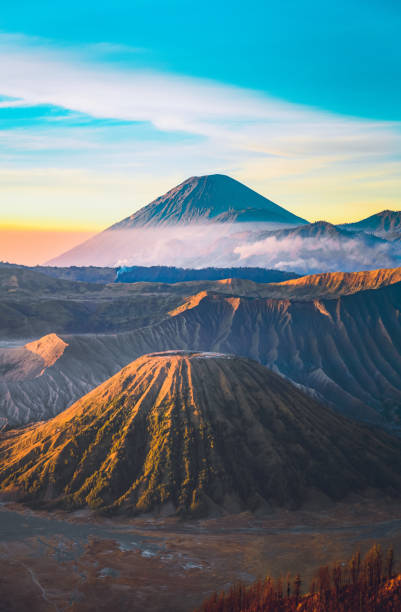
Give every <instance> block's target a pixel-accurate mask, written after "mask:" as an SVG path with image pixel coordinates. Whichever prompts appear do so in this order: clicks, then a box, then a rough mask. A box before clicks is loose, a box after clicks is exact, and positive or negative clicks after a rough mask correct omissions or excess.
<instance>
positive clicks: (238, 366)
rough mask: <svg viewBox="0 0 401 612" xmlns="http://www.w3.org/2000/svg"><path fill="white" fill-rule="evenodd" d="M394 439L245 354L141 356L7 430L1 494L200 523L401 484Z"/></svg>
mask: <svg viewBox="0 0 401 612" xmlns="http://www.w3.org/2000/svg"><path fill="white" fill-rule="evenodd" d="M400 468H401V443H400V441H398V440H396V439H393V438H391V437H389V436H387V435H386V434H384V433H380V432H373V431H372V430H370V429H368V428H365V427H364V426H362V425H359V424H357V423H354V422H351V421H349V420H347V419H346V418H345V417H342V416H340V415H338V414H335V413H334V412H332V411H331V410H330V409H329V408H326V407H324V406H322V405H320V404H318V403H317V402H315V401H314V400H313V399H311V398H310V397H308V396H306V395H305V394H304V393H302V392H301V391H299V390H298V389H297V388H296V387H294V386H293V385H292V384H291V383H289V382H288V381H286V380H284V379H283V378H281V377H280V376H278V375H276V374H273V373H272V372H270V371H269V370H267V369H266V368H265V367H263V366H261V365H259V364H258V363H256V362H254V361H250V360H247V359H243V358H239V357H234V356H229V355H224V354H219V353H202V352H179V351H178V352H177V351H173V352H166V353H154V354H150V355H145V356H143V357H141V358H139V359H137V360H136V361H134V362H133V363H131V364H130V365H128V366H127V367H125V368H124V369H123V370H121V371H120V372H119V373H118V374H116V375H115V376H113V377H112V378H110V379H109V380H108V381H106V382H105V383H103V384H102V385H101V386H99V387H97V388H96V389H95V390H94V391H92V392H91V393H89V394H88V395H86V396H84V397H83V398H82V399H81V400H79V401H78V402H76V403H75V404H74V405H73V406H71V408H69V409H67V410H66V411H64V412H63V413H61V414H60V415H58V416H57V417H55V418H53V419H52V420H50V421H48V422H46V423H39V424H37V425H30V426H28V427H26V428H25V429H22V430H15V431H10V432H7V433H3V434H2V437H1V439H0V488H1V489H2V490H3V491H4V490H6V491H9V492H10V493H11V494H14V495H17V496H19V498H20V499H23V500H25V501H28V502H30V503H33V504H35V505H42V506H43V505H44V506H54V505H60V506H62V507H64V508H70V509H73V508H79V507H84V506H90V507H92V508H103V509H108V510H114V511H116V510H120V511H124V512H129V513H134V514H136V513H144V512H155V513H160V512H161V513H165V514H176V513H178V514H181V515H188V514H189V515H192V516H194V515H195V516H196V515H198V516H200V515H203V516H206V515H211V514H215V513H220V512H230V513H231V512H240V511H243V510H251V511H256V510H261V511H263V510H268V509H269V508H272V507H276V506H286V507H289V508H297V507H299V506H300V505H302V504H303V503H304V502H305V501H307V500H311V501H313V502H317V503H319V502H320V501H321V500H322V499H325V500H330V499H331V500H338V499H341V498H344V497H345V496H347V494H349V493H356V492H362V491H363V490H365V489H372V488H373V489H380V490H381V491H382V492H387V493H394V492H395V491H399V489H400V485H401V474H400Z"/></svg>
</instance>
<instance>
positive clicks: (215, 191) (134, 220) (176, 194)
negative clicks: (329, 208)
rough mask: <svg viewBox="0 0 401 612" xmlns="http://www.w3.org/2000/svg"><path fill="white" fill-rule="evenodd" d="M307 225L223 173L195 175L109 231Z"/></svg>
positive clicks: (302, 220)
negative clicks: (187, 226) (207, 225)
mask: <svg viewBox="0 0 401 612" xmlns="http://www.w3.org/2000/svg"><path fill="white" fill-rule="evenodd" d="M210 221H213V222H216V223H223V222H233V221H236V222H249V221H256V222H268V223H290V224H291V223H292V224H298V223H306V221H305V220H304V219H301V218H300V217H297V216H296V215H293V214H292V213H290V212H289V211H287V210H285V209H284V208H282V207H281V206H278V205H277V204H275V203H274V202H272V201H271V200H268V199H267V198H265V197H263V196H262V195H260V194H258V193H257V192H256V191H253V189H250V188H249V187H247V186H246V185H243V184H242V183H240V182H239V181H237V180H235V179H233V178H231V177H229V176H226V175H224V174H208V175H204V176H192V177H190V178H188V179H186V180H185V181H184V182H182V183H180V184H179V185H177V186H176V187H173V188H172V189H170V190H169V191H168V192H167V193H165V194H164V195H162V196H160V197H159V198H156V200H154V201H153V202H151V203H150V204H148V205H147V206H145V207H144V208H141V209H140V210H139V211H137V212H136V213H134V214H133V215H131V216H130V217H128V218H126V219H124V220H123V221H121V222H119V223H117V224H116V225H113V226H112V228H110V229H127V228H131V227H147V226H159V225H175V224H179V223H182V224H189V223H200V222H210Z"/></svg>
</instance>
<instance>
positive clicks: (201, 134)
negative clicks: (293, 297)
mask: <svg viewBox="0 0 401 612" xmlns="http://www.w3.org/2000/svg"><path fill="white" fill-rule="evenodd" d="M400 32H401V5H400V2H399V0H380V2H379V1H376V0H373V1H372V0H347V1H345V0H337V1H336V2H322V1H321V0H319V1H318V0H302V1H299V0H287V1H284V2H272V1H270V0H261V1H252V0H250V1H249V2H239V1H236V0H234V1H233V0H231V1H230V2H227V0H224V1H219V0H214V1H213V2H210V1H209V0H206V1H203V2H202V3H194V2H188V0H186V1H184V0H163V1H162V0H152V1H150V0H133V1H130V2H128V1H127V0H126V1H124V2H123V1H121V0H114V1H113V2H110V1H108V2H102V1H101V0H97V1H96V2H95V1H92V0H85V1H83V0H80V1H77V0H70V1H69V2H68V3H62V2H54V0H52V1H50V0H36V1H35V2H33V1H32V0H19V1H18V2H15V3H11V2H6V3H4V4H3V5H2V10H1V15H0V151H1V166H0V189H1V200H0V201H1V207H0V260H8V261H14V262H18V263H28V264H35V263H40V262H43V261H45V260H46V259H49V258H50V257H52V256H55V255H57V254H58V253H60V252H62V251H64V250H66V249H67V248H69V247H71V246H73V245H74V244H77V243H79V242H80V241H81V240H82V239H85V238H86V237H88V236H89V235H91V234H93V233H95V232H97V231H99V230H101V229H103V228H105V227H107V226H108V225H111V224H112V223H114V222H116V221H118V220H120V219H121V218H123V217H125V216H127V215H129V214H131V213H132V212H134V211H135V210H136V209H138V208H139V207H140V206H142V205H144V204H146V203H148V202H149V201H151V200H152V199H153V198H155V197H156V196H158V195H160V194H162V193H164V192H165V191H167V190H168V189H169V188H171V187H172V186H174V185H175V184H177V183H179V182H181V181H182V180H184V179H186V178H187V177H189V176H192V175H199V174H208V173H216V172H219V173H224V174H229V175H231V176H233V177H234V178H237V179H238V180H240V181H243V182H245V183H246V184H247V185H248V186H250V187H252V188H254V189H256V190H257V191H259V192H260V193H262V194H263V195H265V196H267V197H268V198H270V199H272V200H274V201H275V202H277V203H278V204H280V205H282V206H285V207H286V208H288V209H289V210H291V211H292V212H294V213H295V214H297V215H300V216H302V217H305V218H307V219H309V220H318V219H323V218H324V219H326V220H329V221H332V222H334V223H336V222H343V221H351V220H356V219H359V218H362V217H366V216H368V215H369V214H372V213H375V212H378V211H380V210H383V209H386V208H390V209H393V210H399V209H400V208H401V204H400V201H401V45H400V43H399V39H400Z"/></svg>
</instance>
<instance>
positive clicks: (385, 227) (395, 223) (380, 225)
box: [339, 210, 401, 237]
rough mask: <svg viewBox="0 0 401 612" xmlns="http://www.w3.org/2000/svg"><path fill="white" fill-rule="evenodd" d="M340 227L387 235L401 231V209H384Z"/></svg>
mask: <svg viewBox="0 0 401 612" xmlns="http://www.w3.org/2000/svg"><path fill="white" fill-rule="evenodd" d="M339 227H341V228H343V229H345V230H348V231H354V232H367V233H371V234H377V235H379V236H384V237H386V235H387V234H393V233H396V232H401V211H400V210H398V211H395V210H382V211H381V212H379V213H377V214H375V215H371V216H370V217H366V219H362V220H361V221H356V222H355V223H344V224H343V225H340V226H339Z"/></svg>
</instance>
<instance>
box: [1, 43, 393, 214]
mask: <svg viewBox="0 0 401 612" xmlns="http://www.w3.org/2000/svg"><path fill="white" fill-rule="evenodd" d="M112 47H113V46H112ZM88 49H89V47H87V48H85V47H82V48H80V49H71V48H70V49H60V48H56V47H55V46H54V45H52V44H51V43H50V42H49V41H42V40H40V39H30V38H26V37H24V36H15V35H4V34H3V35H1V36H0V94H2V95H3V96H7V97H9V98H11V99H12V100H10V101H7V100H4V99H2V101H1V102H0V107H5V106H7V105H8V106H21V105H32V106H33V105H43V104H48V105H54V106H55V107H59V108H64V109H67V110H68V111H73V112H74V113H78V114H82V115H85V116H89V117H92V118H93V120H94V122H93V125H91V126H88V125H85V126H81V127H80V126H79V125H77V124H75V125H74V127H73V128H71V129H69V128H68V126H66V125H65V123H64V122H60V121H53V120H48V119H44V120H43V125H42V126H41V130H40V129H35V130H33V129H29V128H27V127H25V128H24V129H23V130H22V129H21V130H19V129H13V130H3V131H2V132H0V140H1V143H2V147H3V155H2V162H3V164H5V165H6V166H7V165H8V166H12V167H13V168H20V170H21V172H24V169H23V166H24V165H25V166H26V165H27V164H31V165H34V164H35V163H37V159H38V157H37V156H38V152H46V151H48V152H49V156H48V158H47V162H45V161H43V163H48V164H50V165H51V166H52V167H53V166H54V163H55V160H54V158H52V157H51V152H52V151H55V150H57V151H59V153H60V154H59V158H57V160H56V162H57V164H59V165H60V166H61V167H65V166H70V167H76V168H81V169H82V168H84V169H85V168H86V170H87V171H88V172H93V171H96V170H97V171H99V172H105V171H108V172H110V171H112V172H117V173H124V172H132V171H133V170H134V169H135V171H136V176H137V177H138V180H139V181H141V180H143V179H144V177H148V176H156V178H157V181H158V183H160V182H161V183H163V181H164V180H165V179H167V177H170V180H172V179H173V178H174V177H176V176H177V177H178V178H179V179H183V178H185V177H186V176H187V175H189V174H195V173H203V172H213V171H223V172H227V173H232V174H234V175H235V176H236V177H237V178H239V179H242V180H249V181H251V183H252V184H253V185H254V186H255V187H256V188H259V189H261V191H262V192H263V193H265V194H266V195H268V196H269V197H272V198H273V199H274V198H276V199H277V200H279V201H280V203H283V204H286V205H287V206H289V207H290V208H292V210H293V211H294V212H296V213H297V214H301V215H302V216H306V217H310V218H320V217H321V216H323V215H322V214H319V210H318V208H319V198H322V197H323V198H326V200H325V201H326V205H327V208H326V214H325V216H326V217H327V216H329V217H330V216H331V218H333V215H334V216H336V215H337V218H334V220H338V221H339V220H340V218H341V215H344V212H345V211H347V209H349V205H350V203H352V202H360V203H361V202H363V205H364V207H365V208H366V211H364V212H367V213H368V212H371V211H372V209H373V207H374V206H377V203H378V201H379V198H380V189H381V188H382V186H383V185H382V181H379V184H376V186H375V187H374V188H373V191H372V186H371V181H370V179H369V177H370V176H371V175H372V173H373V174H375V175H381V176H382V177H383V176H386V175H388V174H389V172H391V173H392V182H391V187H390V188H389V189H387V191H386V195H385V197H384V200H385V202H386V203H387V204H388V203H389V202H390V203H395V202H396V200H397V194H400V193H401V178H399V177H400V176H401V162H400V158H401V126H400V125H399V124H397V123H386V122H378V121H367V120H358V119H354V118H347V117H341V116H336V115H331V114H328V113H324V112H322V111H319V110H314V109H307V108H304V107H301V106H297V105H294V104H289V103H286V102H284V101H281V100H276V99H273V98H269V97H267V96H265V95H262V94H259V93H258V92H254V91H248V90H244V89H240V88H236V87H231V86H229V85H221V84H218V83H214V82H210V81H206V80H200V79H194V78H190V77H182V76H177V75H172V74H166V73H163V74H162V73H156V72H150V71H144V70H143V69H139V68H137V69H135V68H132V67H131V68H128V67H126V68H122V67H121V66H119V65H118V63H117V64H113V62H112V61H106V60H105V54H106V55H107V54H108V55H109V56H112V55H113V53H115V52H119V49H115V48H114V47H113V48H111V47H109V46H108V44H107V43H103V44H102V45H100V46H98V48H97V49H96V47H94V46H92V47H91V48H90V51H89V50H88ZM135 52H138V53H140V52H142V51H141V50H135V49H132V53H135ZM104 119H110V120H121V121H126V122H132V124H133V125H132V126H131V127H130V126H128V127H126V128H125V137H122V131H121V130H120V131H119V130H118V129H116V128H115V127H113V126H110V128H109V129H107V127H104V126H100V125H98V124H97V123H96V122H97V121H101V120H104ZM59 123H62V125H57V124H59ZM135 123H136V124H139V125H148V126H150V127H149V130H153V133H152V138H148V137H145V136H144V132H143V130H142V131H141V130H139V129H137V128H136V127H135V125H134V124H135ZM165 134H172V135H174V137H173V138H172V140H171V141H166V140H165V139H164V138H163V135H165ZM188 136H190V137H191V138H193V140H190V141H186V140H185V139H186V138H187V137H188ZM29 151H31V152H32V156H31V158H30V160H28V159H27V158H28V157H29ZM62 156H64V159H61V157H62ZM35 160H36V162H35ZM40 164H42V161H40ZM394 169H395V170H394ZM350 170H352V178H351V179H350ZM397 170H398V178H397ZM364 172H365V175H366V174H367V176H365V177H363V176H362V175H363V173H364ZM347 176H348V179H349V182H348V185H349V189H348V190H347V189H346V188H345V187H344V184H343V182H344V180H345V179H346V177H347ZM356 176H359V178H358V179H356V178H355V177H356ZM289 181H291V183H292V185H293V186H292V187H289V184H288V183H289ZM335 185H338V186H339V193H341V196H342V197H341V203H342V206H343V208H342V209H340V210H339V208H338V206H339V204H338V200H337V202H335V198H334V197H333V193H330V197H327V193H328V192H329V191H332V190H333V188H334V189H335ZM169 186H171V184H168V185H166V187H169ZM344 190H345V193H344ZM151 194H152V195H156V194H154V187H153V186H150V188H149V196H150V195H151ZM308 198H309V199H308ZM145 202H146V200H145V201H144V202H143V201H137V200H135V205H136V206H137V205H139V204H143V203H145ZM305 206H306V207H307V210H305ZM359 214H360V212H359V211H356V212H355V216H359Z"/></svg>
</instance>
